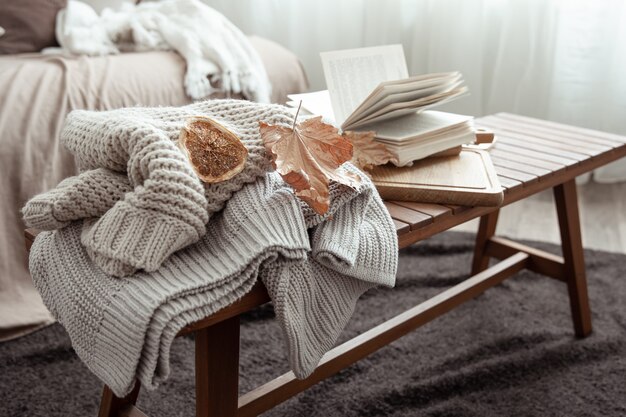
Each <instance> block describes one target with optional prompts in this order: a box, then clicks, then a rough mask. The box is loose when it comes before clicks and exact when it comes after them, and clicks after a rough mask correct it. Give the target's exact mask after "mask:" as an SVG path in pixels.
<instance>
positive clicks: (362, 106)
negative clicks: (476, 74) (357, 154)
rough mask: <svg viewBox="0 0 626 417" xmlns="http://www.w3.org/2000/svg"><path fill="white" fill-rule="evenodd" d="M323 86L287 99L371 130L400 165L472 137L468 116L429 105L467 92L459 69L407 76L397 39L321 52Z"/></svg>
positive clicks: (344, 125) (346, 125) (347, 125)
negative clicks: (390, 42)
mask: <svg viewBox="0 0 626 417" xmlns="http://www.w3.org/2000/svg"><path fill="white" fill-rule="evenodd" d="M322 65H323V67H324V74H325V77H326V83H327V85H328V90H327V91H326V90H325V91H319V92H315V93H308V94H297V95H290V96H289V99H290V100H291V101H289V102H288V104H289V105H291V106H298V105H299V104H300V101H301V102H302V108H303V109H304V110H305V111H308V112H310V113H312V114H321V115H322V116H324V118H325V119H326V120H327V121H329V122H331V123H333V124H335V126H337V127H339V128H341V129H342V130H344V131H346V130H354V131H375V132H376V140H377V141H379V142H380V143H383V144H384V145H385V146H386V147H387V148H388V149H389V151H390V152H391V153H392V154H393V155H394V156H395V157H396V159H397V161H398V162H397V164H398V165H399V166H405V165H410V164H411V163H412V162H413V161H415V160H418V159H423V158H426V157H428V156H431V155H435V154H440V153H442V152H444V151H448V150H455V149H457V150H459V151H460V145H462V144H465V143H470V142H473V141H474V126H473V117H471V116H464V115H458V114H453V113H445V112H441V111H434V110H429V109H431V108H432V107H434V106H437V105H441V104H443V103H447V102H449V101H451V100H454V99H457V98H459V97H461V96H463V95H465V94H467V91H468V90H467V87H466V86H464V85H463V77H462V75H461V73H459V72H445V73H434V74H424V75H418V76H414V77H408V70H407V66H406V61H405V58H404V52H403V50H402V46H401V45H390V46H383V47H375V48H361V49H353V50H344V51H334V52H325V53H322Z"/></svg>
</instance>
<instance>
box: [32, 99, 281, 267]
mask: <svg viewBox="0 0 626 417" xmlns="http://www.w3.org/2000/svg"><path fill="white" fill-rule="evenodd" d="M193 116H208V117H211V118H214V119H215V120H217V121H218V122H219V123H221V124H222V125H224V126H226V127H227V128H228V129H230V130H231V131H232V132H234V133H235V134H236V135H237V136H239V138H240V139H241V141H242V142H243V144H244V145H245V146H246V148H247V149H248V160H247V161H246V165H245V167H244V169H243V171H242V172H240V173H239V174H237V175H236V176H235V177H233V178H232V179H230V180H227V181H224V182H220V183H216V184H204V183H202V182H201V181H200V180H199V179H198V177H197V175H196V174H195V173H194V172H193V170H192V168H191V166H190V164H189V162H188V161H187V158H186V157H185V155H184V154H183V152H182V151H181V150H180V149H179V148H178V146H177V144H176V141H177V140H178V137H179V134H180V131H181V129H182V127H183V126H184V124H185V122H186V119H188V118H189V117H193ZM259 120H263V121H265V122H267V123H272V124H285V125H290V124H291V123H292V121H293V115H292V114H291V113H290V111H289V110H288V109H286V108H285V107H283V106H278V105H267V104H258V103H251V102H247V101H243V100H210V101H205V102H200V103H195V104H191V105H188V106H183V107H158V108H139V107H136V108H125V109H118V110H111V111H105V112H95V111H73V112H71V113H70V114H69V116H68V118H67V121H66V123H65V125H64V127H63V130H62V132H61V142H62V143H63V144H64V145H65V146H66V147H67V148H68V149H69V150H70V151H71V152H72V153H73V154H74V155H75V157H76V161H77V164H78V166H79V168H80V170H81V171H82V173H81V174H80V175H79V176H78V177H72V178H70V179H67V180H65V181H63V182H62V183H61V184H59V186H58V187H57V188H55V189H54V190H52V191H49V192H47V193H44V194H41V195H39V196H36V197H35V198H33V199H32V200H30V201H29V202H28V203H27V204H26V206H25V207H24V209H23V215H24V222H25V223H26V225H27V226H29V227H35V228H38V229H41V230H54V229H57V228H59V227H63V226H65V225H67V224H69V222H71V221H73V220H80V219H90V220H88V221H85V222H84V224H83V231H82V237H81V241H82V243H83V244H84V246H85V247H86V250H87V252H88V253H89V255H90V256H91V258H92V260H93V261H94V262H95V263H96V264H97V265H98V266H99V267H100V268H102V269H103V270H104V271H105V272H107V273H109V274H111V275H115V276H126V275H130V274H132V273H133V272H135V271H136V270H138V269H143V270H146V271H155V270H156V269H157V268H158V267H159V266H160V265H161V264H162V262H163V261H164V260H165V259H166V258H167V257H168V256H170V255H171V254H172V253H174V252H176V251H177V250H179V249H181V248H183V247H185V246H188V245H190V244H191V243H194V242H197V241H198V239H200V237H202V236H203V235H204V233H205V224H206V223H207V221H208V219H209V218H210V216H211V215H212V214H213V213H215V212H217V211H219V210H220V209H221V208H222V207H223V206H224V203H225V202H226V201H227V200H228V199H229V198H230V196H231V195H232V194H233V192H235V191H237V190H239V189H240V188H241V187H242V186H243V185H244V184H245V183H249V182H252V181H254V180H255V179H256V178H258V177H259V176H261V175H264V174H265V172H267V171H269V170H270V169H271V162H270V159H269V158H268V157H267V156H266V154H265V149H264V148H263V144H262V141H261V137H260V134H259V127H258V122H259Z"/></svg>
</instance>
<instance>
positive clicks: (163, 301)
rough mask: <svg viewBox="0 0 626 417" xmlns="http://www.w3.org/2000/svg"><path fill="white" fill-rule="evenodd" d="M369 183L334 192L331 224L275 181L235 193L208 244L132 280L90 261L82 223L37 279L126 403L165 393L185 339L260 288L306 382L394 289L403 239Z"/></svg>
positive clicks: (35, 268)
mask: <svg viewBox="0 0 626 417" xmlns="http://www.w3.org/2000/svg"><path fill="white" fill-rule="evenodd" d="M348 168H349V169H352V170H353V172H355V173H358V172H359V171H358V170H356V169H355V168H352V167H350V166H348ZM361 175H362V174H361ZM362 182H363V185H362V187H361V189H360V190H356V191H355V190H351V189H348V188H346V187H343V186H341V185H337V184H333V185H332V187H331V207H330V210H329V215H330V216H332V219H331V218H330V217H325V218H322V217H321V216H317V215H315V214H314V213H313V212H311V211H309V210H303V209H302V207H301V203H300V201H299V200H298V199H297V198H296V197H295V196H294V194H293V192H292V190H291V188H290V187H288V186H287V185H286V184H285V183H284V182H283V181H282V179H281V178H280V176H279V175H278V174H277V173H275V172H274V173H268V174H266V175H265V176H264V177H262V178H260V179H259V180H257V181H256V182H254V183H251V184H247V185H245V186H244V187H243V189H241V191H239V192H237V193H235V194H234V196H233V197H232V198H231V199H230V200H229V201H228V203H227V204H226V207H225V208H224V210H223V211H222V212H220V213H218V214H216V215H215V216H214V217H213V218H212V219H211V221H209V223H208V225H207V233H206V234H205V235H204V236H203V237H201V238H200V240H199V241H198V242H197V243H195V244H193V245H191V246H189V247H187V248H185V249H183V250H181V251H178V252H176V253H174V254H173V255H172V256H170V257H169V258H168V259H167V260H166V261H165V262H164V263H163V264H162V266H161V267H160V268H159V269H158V270H156V271H154V272H139V273H136V274H135V275H134V276H132V277H129V278H122V279H118V278H113V277H111V276H109V275H107V274H106V273H104V272H103V271H102V270H101V269H100V268H98V267H97V266H96V265H94V263H93V262H91V261H90V258H89V256H88V255H87V252H86V250H85V248H84V247H83V245H82V244H81V240H80V234H81V224H80V222H73V223H70V224H69V225H68V226H67V227H65V228H62V229H59V230H56V231H52V232H43V233H41V234H40V235H39V236H38V237H37V239H36V240H35V243H34V244H33V247H32V249H31V257H30V270H31V273H32V276H33V280H34V282H35V285H36V286H37V288H38V289H39V291H40V293H41V295H42V298H43V300H44V302H45V303H46V305H47V306H48V307H49V309H50V310H51V312H52V313H53V314H54V315H55V317H56V318H57V319H58V320H59V321H60V322H61V323H62V324H63V325H64V326H65V328H66V330H67V331H68V333H69V335H70V338H71V340H72V346H73V347H74V349H75V351H76V352H77V354H78V355H79V356H80V358H81V359H82V360H83V361H84V362H85V364H86V365H87V366H88V367H89V369H91V370H92V371H93V372H94V373H95V374H96V375H97V376H98V377H99V378H100V379H102V381H104V382H105V383H106V384H107V385H109V386H110V387H111V389H112V390H113V391H114V392H115V394H116V395H118V396H123V395H125V394H127V393H128V392H129V391H130V390H131V389H132V386H133V382H134V380H135V378H137V379H139V380H140V381H141V383H142V385H144V386H146V387H148V388H155V387H156V386H158V384H159V383H160V382H161V381H163V380H164V379H165V378H167V376H168V373H169V350H170V345H171V343H172V341H173V339H174V337H175V336H176V334H177V333H178V331H179V330H180V329H182V328H183V327H184V326H185V325H187V324H189V323H192V322H194V321H196V320H199V319H201V318H203V317H206V316H207V315H209V314H211V313H214V312H215V311H217V310H219V309H220V308H223V307H225V306H226V305H228V304H230V303H232V302H234V301H235V300H237V299H238V298H240V297H241V296H242V295H243V294H245V293H246V292H247V291H249V290H250V288H251V287H252V286H253V285H254V283H255V281H256V280H257V278H260V279H261V280H262V281H263V282H264V284H265V286H266V287H267V289H268V292H269V294H270V297H271V298H272V302H273V304H274V308H275V311H276V315H277V319H278V320H279V321H280V324H281V326H282V329H283V333H284V336H285V340H286V342H287V347H288V350H289V362H290V365H291V368H292V369H293V371H294V373H295V374H296V376H298V377H300V378H301V377H305V376H307V375H309V374H310V373H311V372H312V371H313V370H314V368H315V366H316V365H317V363H318V362H319V360H320V358H321V357H322V355H323V354H324V353H325V352H326V351H327V350H328V349H330V348H331V347H332V346H333V345H334V343H335V342H336V340H337V337H338V335H339V333H340V332H341V330H342V329H343V328H344V326H345V324H346V323H347V321H348V319H349V318H350V316H351V314H352V312H353V309H354V306H355V303H356V300H357V299H358V297H359V296H360V295H361V294H362V293H363V292H364V291H366V290H367V289H368V288H371V287H372V286H374V285H377V284H382V285H387V286H392V285H393V284H394V282H395V273H396V266H397V239H396V234H395V227H394V225H393V223H392V220H391V218H390V217H389V214H388V213H387V211H386V209H385V207H384V205H383V203H382V201H381V199H380V197H379V196H378V194H377V192H376V190H375V188H374V187H373V185H372V184H371V182H370V181H369V180H368V179H367V178H366V177H365V176H363V175H362ZM307 226H308V227H309V229H308V232H307Z"/></svg>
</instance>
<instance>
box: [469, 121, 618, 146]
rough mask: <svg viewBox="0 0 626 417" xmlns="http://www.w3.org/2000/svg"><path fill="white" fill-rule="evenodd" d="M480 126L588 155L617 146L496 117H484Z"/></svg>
mask: <svg viewBox="0 0 626 417" xmlns="http://www.w3.org/2000/svg"><path fill="white" fill-rule="evenodd" d="M480 126H485V127H487V128H489V129H490V130H495V131H496V133H497V132H498V131H503V132H504V133H505V134H507V135H511V136H513V137H518V138H519V139H524V138H527V137H528V138H530V139H531V140H532V139H537V140H543V141H547V142H549V143H554V144H558V145H565V146H570V147H574V149H578V150H581V151H582V150H585V151H586V152H590V153H589V155H597V154H599V153H602V152H607V151H610V150H611V149H613V148H615V146H617V145H607V144H598V143H594V142H590V141H589V140H587V139H581V138H579V137H577V136H576V135H572V134H570V135H561V134H555V133H551V132H545V131H536V130H533V129H532V127H529V126H528V125H520V124H517V123H515V122H511V121H510V120H502V119H499V118H497V117H486V118H482V119H481V120H480Z"/></svg>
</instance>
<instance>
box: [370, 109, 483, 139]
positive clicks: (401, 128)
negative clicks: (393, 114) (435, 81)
mask: <svg viewBox="0 0 626 417" xmlns="http://www.w3.org/2000/svg"><path fill="white" fill-rule="evenodd" d="M472 120H473V117H472V116H465V115H461V114H454V113H446V112H441V111H436V110H427V111H424V112H422V113H419V114H418V113H415V112H414V113H413V114H411V115H408V116H404V117H400V118H397V119H395V120H391V121H386V122H381V123H379V124H377V125H376V138H377V139H380V140H383V141H390V142H402V141H407V140H410V139H412V138H415V137H422V138H423V137H425V136H428V135H431V134H434V133H435V132H442V131H445V130H448V129H452V128H454V127H455V126H458V125H463V124H465V123H469V122H471V121H472Z"/></svg>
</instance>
